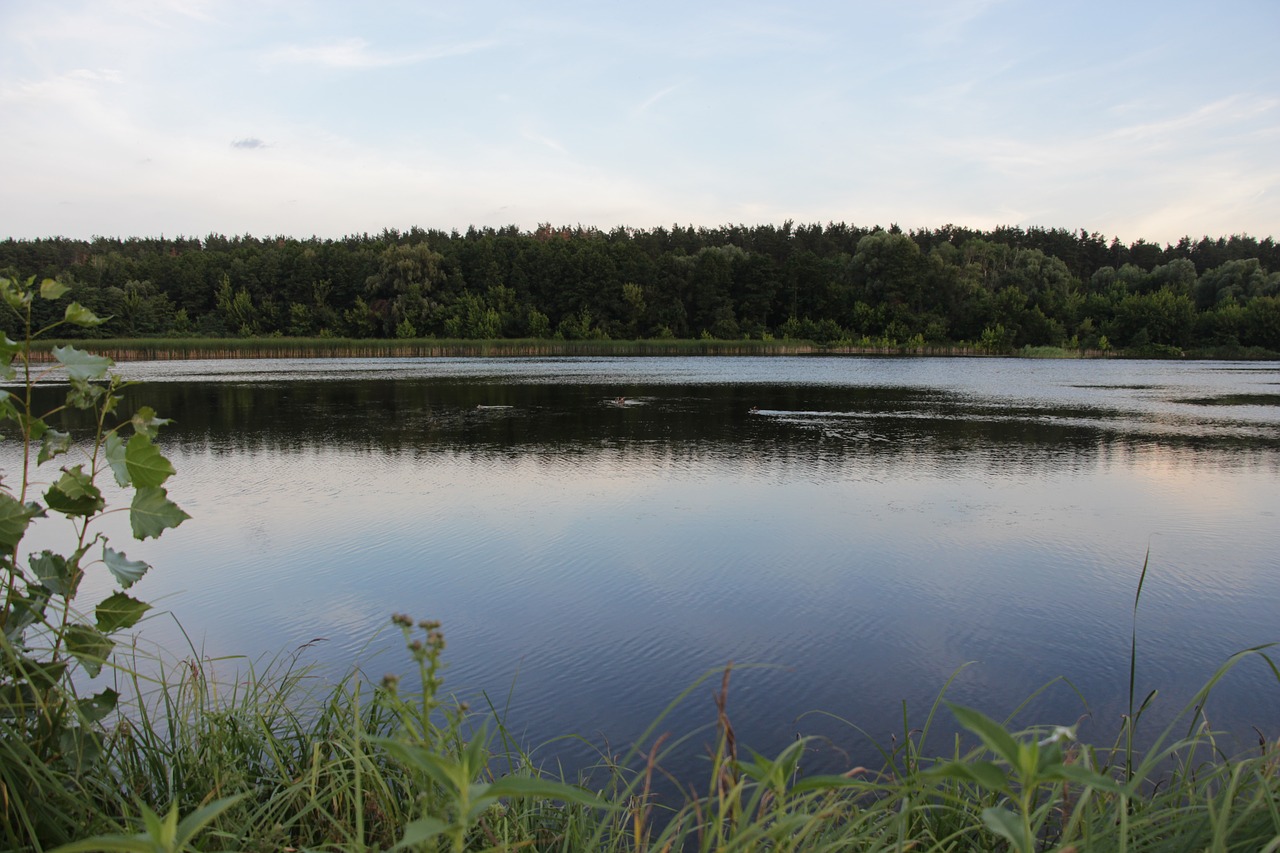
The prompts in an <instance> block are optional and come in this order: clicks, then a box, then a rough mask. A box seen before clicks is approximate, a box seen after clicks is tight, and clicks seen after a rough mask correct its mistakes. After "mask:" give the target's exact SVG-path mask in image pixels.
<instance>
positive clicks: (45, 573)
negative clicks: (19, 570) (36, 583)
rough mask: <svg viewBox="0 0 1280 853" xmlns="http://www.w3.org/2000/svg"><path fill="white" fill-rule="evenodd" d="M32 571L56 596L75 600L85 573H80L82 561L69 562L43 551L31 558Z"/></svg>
mask: <svg viewBox="0 0 1280 853" xmlns="http://www.w3.org/2000/svg"><path fill="white" fill-rule="evenodd" d="M31 571H33V572H35V575H36V577H38V578H39V579H40V583H42V584H43V585H44V586H45V587H47V588H48V590H49V591H50V592H52V593H53V594H54V595H61V596H62V597H64V598H74V597H75V594H76V590H77V589H79V587H80V579H81V578H83V577H84V572H82V571H80V561H79V560H76V559H72V560H68V559H67V558H66V557H63V556H61V555H59V554H55V553H53V552H52V551H41V552H40V553H39V554H33V555H32V556H31Z"/></svg>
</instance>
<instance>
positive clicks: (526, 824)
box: [0, 617, 1280, 853]
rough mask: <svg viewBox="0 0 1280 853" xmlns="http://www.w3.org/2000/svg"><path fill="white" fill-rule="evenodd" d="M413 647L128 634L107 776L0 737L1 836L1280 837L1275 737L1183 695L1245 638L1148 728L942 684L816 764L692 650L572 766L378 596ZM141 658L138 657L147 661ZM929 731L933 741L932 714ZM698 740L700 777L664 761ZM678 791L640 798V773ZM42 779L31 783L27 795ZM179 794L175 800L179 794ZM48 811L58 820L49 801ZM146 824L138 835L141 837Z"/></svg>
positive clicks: (727, 674) (1265, 846) (1201, 845)
mask: <svg viewBox="0 0 1280 853" xmlns="http://www.w3.org/2000/svg"><path fill="white" fill-rule="evenodd" d="M396 624H397V625H398V626H399V627H400V629H401V630H403V631H404V633H405V640H406V649H407V652H408V654H409V656H410V658H411V660H412V661H413V662H414V663H415V664H416V671H415V669H414V668H411V669H410V671H409V673H408V674H407V675H406V676H405V677H404V679H403V681H402V680H401V679H399V678H396V677H387V678H385V679H383V681H382V682H381V683H380V684H378V685H374V684H372V683H371V682H370V681H369V680H368V679H367V678H365V677H363V676H362V675H361V674H360V672H359V671H358V670H357V671H353V672H352V673H351V675H350V676H348V677H347V678H345V679H343V680H341V681H340V682H338V683H336V684H332V683H327V682H325V681H323V680H322V679H321V678H320V677H319V676H318V675H316V674H314V673H313V672H312V671H311V670H309V669H308V668H306V667H304V666H300V665H299V663H298V660H297V657H296V656H288V657H283V658H280V659H277V660H275V661H273V662H270V663H268V664H266V665H263V666H260V667H259V666H254V665H250V664H248V663H246V662H244V661H233V660H211V659H206V658H202V657H200V656H199V655H197V654H195V652H194V651H193V652H192V654H191V655H190V656H188V657H187V658H185V659H183V660H180V661H168V662H160V661H148V660H146V659H145V658H143V659H140V658H137V657H135V658H134V659H133V660H132V661H131V662H130V663H129V664H128V665H127V666H126V667H125V668H123V669H121V670H119V674H120V677H121V689H122V690H123V691H125V692H127V693H128V694H129V695H130V696H131V699H130V701H129V702H127V703H124V704H123V705H122V708H123V710H122V712H121V714H120V715H119V716H118V717H116V718H115V720H114V722H113V723H112V724H111V725H110V726H109V727H107V728H106V729H105V730H104V733H105V737H104V738H103V741H102V743H103V749H104V750H106V752H107V755H108V760H107V761H106V762H105V763H101V764H95V765H93V766H95V767H101V766H108V767H110V768H112V772H111V774H110V776H109V778H89V779H82V778H76V775H75V773H74V772H69V771H67V770H65V769H64V770H60V771H57V772H54V771H52V770H50V769H48V768H43V767H41V766H32V765H30V764H23V763H22V762H23V754H22V744H21V743H14V742H13V741H12V740H11V739H10V738H8V737H0V749H2V750H3V763H2V765H0V766H3V768H4V770H3V772H4V774H5V776H4V778H5V780H6V790H7V791H9V792H12V791H13V790H15V788H14V786H13V785H12V784H11V781H12V779H13V777H14V775H15V774H29V776H30V778H29V779H27V780H26V782H25V784H24V785H22V786H19V789H24V790H28V791H32V792H34V793H35V794H37V795H38V797H35V798H28V799H26V800H17V799H14V798H12V797H9V798H8V799H6V801H5V802H4V809H5V811H4V814H5V821H6V833H7V837H8V839H9V846H10V847H11V848H12V849H19V850H27V849H30V850H43V849H47V848H48V847H49V846H53V845H56V844H58V843H60V841H65V840H67V839H65V838H62V839H58V838H53V839H47V838H42V837H37V836H36V834H33V833H32V832H31V830H32V829H33V828H36V829H38V828H39V826H40V822H41V821H44V820H47V817H48V816H47V815H43V816H42V811H41V810H42V809H45V808H47V807H49V806H50V805H52V804H56V807H57V808H60V809H65V810H67V813H68V814H69V815H71V816H73V819H74V822H75V825H76V826H77V827H78V830H77V832H76V835H77V837H79V838H81V839H83V840H81V841H77V842H74V843H71V844H67V845H65V846H63V847H61V848H60V849H61V850H63V851H68V853H69V851H76V850H81V851H87V850H143V849H145V850H179V849H190V850H251V851H266V850H273V851H274V850H339V851H348V850H350V851H355V850H369V849H389V848H392V847H395V846H396V845H398V844H402V843H405V842H407V845H406V846H407V847H408V848H409V849H417V850H547V851H550V850H561V851H619V853H623V852H624V851H625V853H632V851H669V850H696V851H713V850H716V851H722V850H723V851H729V850H832V851H836V850H841V851H843V850H908V849H909V850H952V851H967V850H1016V851H1028V852H1029V851H1032V850H1060V851H1068V850H1091V851H1092V850H1127V851H1149V850H1151V851H1164V850H1224V851H1225V850H1240V851H1246V850H1247V851H1268V850H1270V851H1276V850H1280V840H1278V839H1280V805H1278V804H1280V744H1276V743H1268V742H1263V743H1260V744H1259V747H1258V751H1257V752H1256V753H1255V754H1251V755H1244V756H1235V757H1229V756H1227V755H1225V754H1224V753H1223V751H1222V750H1221V748H1220V744H1219V740H1218V735H1216V734H1215V733H1214V732H1212V731H1211V730H1210V729H1209V728H1208V727H1207V725H1206V723H1205V721H1204V718H1203V715H1202V713H1201V710H1202V708H1203V706H1204V702H1205V701H1206V699H1207V698H1208V696H1209V694H1210V692H1211V691H1212V689H1213V687H1214V685H1215V684H1217V682H1218V681H1220V680H1221V679H1222V678H1224V677H1226V676H1227V675H1228V674H1229V672H1230V671H1231V670H1232V669H1233V668H1234V667H1235V666H1237V665H1238V664H1239V663H1240V662H1242V661H1244V660H1246V659H1251V658H1252V659H1260V660H1261V661H1263V662H1264V664H1265V665H1266V666H1268V667H1270V671H1271V673H1272V674H1273V675H1274V676H1275V678H1276V681H1277V683H1278V684H1280V670H1278V669H1277V668H1276V665H1275V663H1274V662H1273V661H1272V659H1271V658H1270V657H1269V656H1268V654H1267V652H1266V650H1265V649H1263V648H1258V649H1249V650H1246V651H1243V652H1241V653H1240V654H1238V655H1236V656H1235V657H1233V658H1231V659H1230V660H1228V661H1227V662H1226V663H1224V664H1223V665H1222V667H1221V668H1220V669H1219V670H1218V671H1217V672H1216V673H1215V674H1214V675H1213V677H1212V678H1211V679H1210V681H1209V682H1208V683H1207V684H1206V685H1205V687H1204V688H1202V689H1201V690H1200V691H1199V692H1198V693H1197V694H1196V695H1195V696H1194V697H1192V699H1191V701H1190V702H1189V703H1188V704H1187V706H1186V708H1185V709H1184V711H1183V713H1182V715H1181V716H1180V717H1179V718H1178V719H1177V720H1176V721H1175V722H1174V723H1173V724H1171V725H1170V726H1169V727H1168V728H1167V729H1166V730H1165V731H1163V732H1161V733H1158V735H1157V736H1156V737H1155V738H1154V739H1152V741H1151V744H1152V745H1151V746H1150V747H1149V748H1147V749H1146V750H1145V751H1140V750H1138V748H1137V746H1136V745H1135V738H1134V737H1133V735H1134V728H1135V727H1136V725H1137V721H1138V719H1139V718H1140V716H1141V714H1140V713H1134V714H1132V715H1130V717H1129V719H1128V720H1127V721H1126V723H1125V725H1124V726H1123V727H1122V730H1121V731H1120V732H1119V733H1118V735H1117V737H1116V739H1115V741H1114V742H1113V743H1110V744H1101V745H1095V744H1087V743H1083V742H1080V741H1078V740H1077V739H1076V737H1075V731H1074V729H1072V728H1062V727H1054V726H1033V727H1030V728H1025V729H1013V728H1011V727H1009V726H1008V725H1007V723H1006V724H1000V723H997V722H995V721H993V720H990V719H988V718H986V717H984V716H983V715H981V714H979V713H978V712H976V711H973V710H971V709H967V708H963V707H960V706H948V705H947V704H946V702H945V688H944V691H943V693H942V695H940V696H939V697H938V700H937V701H936V702H935V703H934V705H933V707H932V708H931V709H929V711H928V714H927V717H926V719H925V721H924V723H923V725H922V726H920V727H919V728H911V727H909V726H908V725H907V723H906V720H905V712H904V731H903V733H902V735H901V736H900V737H898V738H896V739H895V741H894V742H893V743H892V744H890V745H888V746H886V747H883V748H882V749H881V763H880V764H879V766H875V767H862V766H853V767H848V768H845V769H844V771H843V772H841V773H835V774H826V775H814V774H810V773H808V772H807V771H806V768H805V767H804V764H803V760H802V759H803V757H804V756H805V754H806V751H807V750H808V749H809V748H810V747H811V746H813V744H811V743H810V742H808V741H804V740H800V741H796V742H795V743H793V744H791V745H789V746H788V747H787V748H786V749H784V750H782V752H780V753H779V754H777V755H772V756H764V755H759V754H757V753H755V752H752V751H751V750H750V749H749V747H748V746H747V745H746V744H743V743H740V742H739V741H738V739H737V737H736V734H735V732H734V727H733V712H732V690H731V684H730V680H731V675H732V674H733V673H732V670H730V669H725V670H724V671H723V672H721V673H708V674H707V675H706V676H704V677H703V679H702V680H700V681H699V682H697V683H695V684H693V685H690V686H689V687H688V688H687V689H686V690H685V691H684V692H683V693H681V694H680V695H679V696H677V697H675V698H674V700H673V702H672V705H671V706H670V707H669V708H668V710H667V712H664V713H663V715H661V716H660V717H659V718H658V719H656V720H655V721H654V722H653V724H652V725H651V726H650V727H649V729H648V730H647V731H646V732H645V733H644V734H643V735H642V736H641V737H640V738H639V739H638V740H637V742H636V743H635V744H633V745H631V747H630V748H629V749H628V750H627V751H626V752H625V753H624V754H623V755H622V756H621V757H613V756H612V755H611V754H610V753H608V752H606V751H603V750H602V751H601V754H600V761H599V762H598V764H597V766H596V767H595V768H594V770H593V771H592V772H590V773H589V774H588V775H586V776H584V777H583V778H584V780H585V782H584V783H583V784H581V785H570V784H567V783H565V782H564V781H563V780H561V779H559V778H558V777H556V776H547V775H545V774H544V773H543V772H542V771H540V770H539V769H538V768H537V767H536V766H534V764H533V763H532V761H531V759H530V756H529V753H528V752H526V751H525V750H524V749H522V747H521V745H520V744H519V743H518V742H517V741H516V740H515V739H514V738H513V737H512V736H511V734H510V731H509V729H508V728H507V725H506V721H505V720H504V719H503V718H502V716H501V715H500V714H499V713H498V712H497V711H496V710H495V709H494V708H492V707H489V708H486V709H484V710H472V709H469V708H467V707H466V705H465V704H464V703H460V702H457V701H456V700H454V699H452V698H451V697H449V696H447V695H446V694H445V693H444V692H443V685H442V682H441V679H440V665H441V660H442V653H443V649H444V641H443V637H442V635H441V634H440V632H439V627H438V625H436V624H435V623H417V624H416V625H415V624H414V623H413V622H412V621H411V620H407V617H397V622H396ZM144 671H151V674H150V675H144V674H143V672H144ZM715 681H718V682H719V684H718V689H717V690H715V691H714V694H713V701H712V702H711V703H709V704H708V706H707V719H708V725H707V727H706V728H705V729H702V730H699V731H695V732H691V733H683V734H681V735H679V736H675V735H673V733H670V732H668V731H667V730H666V728H665V722H666V718H667V713H669V712H670V710H672V709H673V708H674V707H675V706H676V705H677V704H679V703H684V702H689V701H694V698H695V697H699V696H704V695H706V687H707V686H708V685H709V684H710V683H714V682H715ZM939 729H942V730H945V731H946V735H945V736H944V737H943V740H942V742H943V743H944V744H945V746H944V748H943V749H942V750H936V751H935V750H934V749H933V747H932V740H931V738H937V736H938V730H939ZM690 751H700V752H705V754H706V755H707V756H708V762H707V769H706V773H705V775H704V776H703V777H702V779H701V781H700V782H699V781H692V782H690V781H689V780H681V779H672V778H670V777H668V776H667V775H666V771H665V769H664V767H665V766H666V765H667V764H668V763H670V761H671V759H672V758H673V757H674V756H676V755H680V754H687V753H689V752H690ZM660 784H662V785H665V786H666V787H668V788H670V787H672V786H675V787H676V788H677V789H678V790H680V791H682V792H683V793H682V795H681V797H680V798H679V799H678V800H676V801H675V802H669V801H667V800H666V799H659V798H658V797H657V796H656V794H655V790H656V788H657V787H659V785H660ZM44 797H48V803H47V804H46V803H42V802H41V798H44ZM184 816H185V818H186V820H185V821H180V820H179V819H180V818H183V817H184ZM64 823H65V822H64ZM140 845H142V846H140Z"/></svg>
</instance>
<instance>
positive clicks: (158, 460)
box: [124, 416, 174, 489]
mask: <svg viewBox="0 0 1280 853" xmlns="http://www.w3.org/2000/svg"><path fill="white" fill-rule="evenodd" d="M135 417H136V416H135ZM124 462H125V467H127V468H128V469H129V479H131V480H132V481H133V484H134V485H135V486H137V487H138V488H140V489H145V488H147V487H150V486H159V485H162V484H163V483H164V481H165V480H167V479H169V477H171V476H172V475H173V474H174V470H173V464H172V463H171V462H169V460H168V459H165V458H164V454H162V453H161V452H160V450H159V448H157V447H156V446H155V445H154V444H152V443H151V439H150V438H149V437H148V436H147V435H146V434H145V433H141V432H137V433H134V434H133V437H132V438H130V439H129V443H128V444H127V445H126V446H125V455H124Z"/></svg>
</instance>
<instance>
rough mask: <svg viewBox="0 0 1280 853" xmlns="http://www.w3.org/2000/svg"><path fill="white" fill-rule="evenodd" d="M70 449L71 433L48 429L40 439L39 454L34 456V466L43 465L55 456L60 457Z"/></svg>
mask: <svg viewBox="0 0 1280 853" xmlns="http://www.w3.org/2000/svg"><path fill="white" fill-rule="evenodd" d="M70 449H71V433H69V432H59V431H58V430H56V429H52V428H50V430H49V431H48V432H46V433H45V434H44V435H43V436H41V437H40V452H39V453H37V454H36V464H37V465H43V464H44V463H46V462H48V461H49V460H50V459H52V458H54V457H55V456H61V455H62V454H64V453H66V452H67V451H68V450H70Z"/></svg>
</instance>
